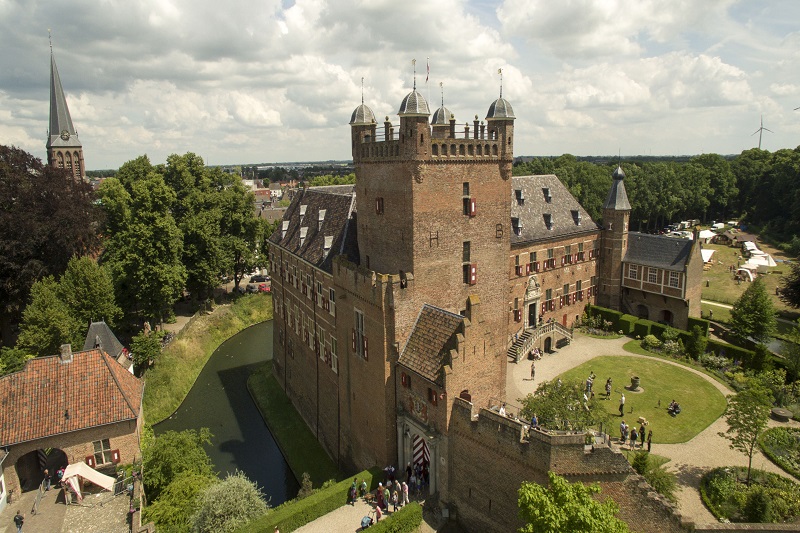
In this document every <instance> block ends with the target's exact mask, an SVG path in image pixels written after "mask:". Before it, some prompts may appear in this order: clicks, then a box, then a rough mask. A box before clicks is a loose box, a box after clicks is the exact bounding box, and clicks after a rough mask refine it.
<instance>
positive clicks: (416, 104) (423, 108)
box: [397, 89, 431, 116]
mask: <svg viewBox="0 0 800 533" xmlns="http://www.w3.org/2000/svg"><path fill="white" fill-rule="evenodd" d="M397 114H398V115H401V116H402V115H430V114H431V111H430V109H429V108H428V102H426V101H425V98H424V97H423V96H422V95H421V94H420V93H419V92H417V90H416V89H414V90H413V91H411V92H410V93H408V94H407V95H406V97H405V98H403V102H402V103H401V104H400V111H398V112H397Z"/></svg>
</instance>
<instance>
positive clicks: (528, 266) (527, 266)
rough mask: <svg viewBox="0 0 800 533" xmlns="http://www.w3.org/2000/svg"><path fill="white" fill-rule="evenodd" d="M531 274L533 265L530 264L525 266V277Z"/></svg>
mask: <svg viewBox="0 0 800 533" xmlns="http://www.w3.org/2000/svg"><path fill="white" fill-rule="evenodd" d="M530 273H531V264H530V263H527V264H526V265H525V275H526V276H527V275H528V274H530Z"/></svg>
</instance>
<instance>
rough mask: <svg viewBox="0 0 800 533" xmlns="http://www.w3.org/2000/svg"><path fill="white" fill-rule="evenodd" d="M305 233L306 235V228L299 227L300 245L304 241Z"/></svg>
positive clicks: (301, 245)
mask: <svg viewBox="0 0 800 533" xmlns="http://www.w3.org/2000/svg"><path fill="white" fill-rule="evenodd" d="M306 235H308V228H300V247H301V248H302V247H303V243H305V242H306Z"/></svg>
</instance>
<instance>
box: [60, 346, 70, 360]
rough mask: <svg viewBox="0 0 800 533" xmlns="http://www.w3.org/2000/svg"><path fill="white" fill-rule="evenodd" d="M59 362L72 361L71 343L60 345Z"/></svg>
mask: <svg viewBox="0 0 800 533" xmlns="http://www.w3.org/2000/svg"><path fill="white" fill-rule="evenodd" d="M60 357H61V362H62V363H71V362H72V345H71V344H62V345H61V355H60Z"/></svg>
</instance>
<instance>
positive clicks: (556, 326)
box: [511, 322, 572, 363]
mask: <svg viewBox="0 0 800 533" xmlns="http://www.w3.org/2000/svg"><path fill="white" fill-rule="evenodd" d="M554 332H556V333H559V334H560V335H562V336H563V337H564V338H566V339H569V341H570V342H571V341H572V330H571V329H569V328H566V327H564V326H563V325H561V324H560V323H559V322H546V323H544V324H542V325H541V326H538V327H535V328H526V329H525V332H524V333H523V334H522V335H521V336H520V337H519V338H518V339H517V340H516V342H514V344H513V345H512V347H511V348H512V350H513V353H514V360H515V362H517V363H519V360H520V359H521V358H522V356H523V354H527V353H528V352H530V351H531V349H532V348H533V345H534V344H535V343H536V342H537V341H538V340H539V339H541V338H542V337H543V336H544V335H548V334H550V333H554Z"/></svg>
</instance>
